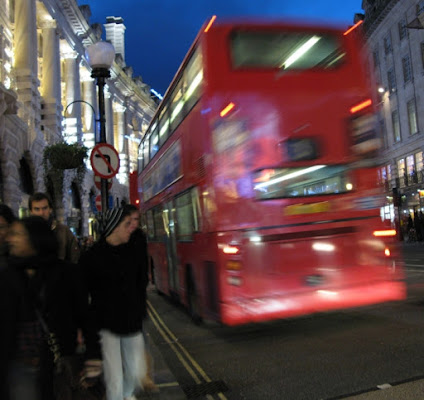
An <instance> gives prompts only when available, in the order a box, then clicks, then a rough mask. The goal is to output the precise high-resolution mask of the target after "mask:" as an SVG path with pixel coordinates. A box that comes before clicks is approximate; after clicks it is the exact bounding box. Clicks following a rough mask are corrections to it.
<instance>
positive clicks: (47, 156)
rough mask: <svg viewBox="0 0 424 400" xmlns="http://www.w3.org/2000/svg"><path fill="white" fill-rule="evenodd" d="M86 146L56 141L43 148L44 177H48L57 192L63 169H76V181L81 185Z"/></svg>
mask: <svg viewBox="0 0 424 400" xmlns="http://www.w3.org/2000/svg"><path fill="white" fill-rule="evenodd" d="M87 152H88V148H87V147H85V146H83V145H81V144H79V143H72V144H69V143H66V142H58V143H55V144H52V145H50V146H47V147H45V148H44V153H43V167H44V177H45V179H46V180H47V179H48V178H50V179H51V180H52V182H53V184H54V185H55V187H56V189H57V190H58V192H59V193H62V189H63V178H64V170H66V169H75V170H76V182H77V184H78V185H79V186H81V185H82V182H83V180H84V176H85V171H86V167H85V162H84V161H85V159H86V158H87V157H88V154H87Z"/></svg>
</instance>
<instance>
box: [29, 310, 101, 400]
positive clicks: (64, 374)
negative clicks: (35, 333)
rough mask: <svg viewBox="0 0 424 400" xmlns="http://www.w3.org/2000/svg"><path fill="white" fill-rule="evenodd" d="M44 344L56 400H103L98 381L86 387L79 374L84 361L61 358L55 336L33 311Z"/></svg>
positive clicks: (73, 358) (73, 357) (42, 319)
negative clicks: (51, 369) (48, 354)
mask: <svg viewBox="0 0 424 400" xmlns="http://www.w3.org/2000/svg"><path fill="white" fill-rule="evenodd" d="M35 312H36V315H37V318H38V320H39V322H40V325H41V328H42V330H43V332H44V335H45V336H46V342H47V345H48V348H49V350H50V353H51V355H52V357H53V381H52V384H53V394H54V397H55V399H56V400H104V399H105V398H106V391H105V388H104V385H103V382H102V381H101V380H100V379H98V380H97V381H96V382H95V383H94V384H92V385H88V384H87V383H86V382H85V380H84V377H83V376H82V374H81V371H82V369H83V364H84V360H83V357H82V356H81V355H73V356H63V355H62V354H61V352H60V346H59V342H58V340H57V338H56V335H55V334H54V333H53V332H51V331H50V329H49V327H48V326H47V323H46V321H45V320H44V318H43V316H42V314H41V312H40V310H39V309H38V308H36V309H35Z"/></svg>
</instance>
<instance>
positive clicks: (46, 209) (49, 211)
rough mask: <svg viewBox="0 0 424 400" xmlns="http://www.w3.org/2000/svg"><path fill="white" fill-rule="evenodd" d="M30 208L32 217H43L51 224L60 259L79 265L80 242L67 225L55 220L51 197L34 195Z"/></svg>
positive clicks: (30, 201) (43, 194) (29, 201)
mask: <svg viewBox="0 0 424 400" xmlns="http://www.w3.org/2000/svg"><path fill="white" fill-rule="evenodd" d="M28 208H29V211H30V213H31V215H37V216H39V217H43V218H44V219H45V220H46V221H47V222H48V223H49V225H50V227H51V229H52V230H53V232H54V233H55V235H56V238H57V241H58V246H59V247H58V257H59V258H60V259H61V260H66V261H69V262H71V263H72V264H76V263H78V260H79V256H80V249H79V245H78V240H77V238H76V237H75V235H74V234H73V233H72V232H71V230H70V229H69V228H68V227H67V226H66V225H64V224H61V223H60V222H59V221H57V220H55V219H54V217H53V203H52V201H51V199H50V197H49V196H48V195H47V194H46V193H42V192H37V193H34V194H33V195H32V196H30V198H29V200H28Z"/></svg>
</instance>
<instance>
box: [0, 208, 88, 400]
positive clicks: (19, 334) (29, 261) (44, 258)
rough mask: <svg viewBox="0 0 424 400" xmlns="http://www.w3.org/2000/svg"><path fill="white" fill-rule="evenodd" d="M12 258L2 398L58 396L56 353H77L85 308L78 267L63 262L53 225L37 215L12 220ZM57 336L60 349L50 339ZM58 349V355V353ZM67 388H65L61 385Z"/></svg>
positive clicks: (4, 284)
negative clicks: (78, 337)
mask: <svg viewBox="0 0 424 400" xmlns="http://www.w3.org/2000/svg"><path fill="white" fill-rule="evenodd" d="M7 240H8V243H9V253H10V254H9V259H8V266H7V268H6V269H5V270H4V271H2V273H1V278H0V319H1V321H2V327H1V329H0V360H1V367H0V368H1V369H0V398H1V399H2V400H23V399H25V400H52V399H54V398H55V392H54V390H55V389H58V387H55V386H54V384H53V382H54V381H53V371H54V357H55V356H57V355H58V354H59V353H60V355H61V356H62V357H67V356H73V355H74V354H75V349H76V345H77V343H76V336H77V327H78V325H79V324H80V323H79V321H78V320H79V318H80V316H81V315H82V312H83V298H82V297H78V294H81V295H82V294H84V293H83V292H78V287H79V286H78V285H76V282H78V280H79V279H78V277H77V276H76V275H75V274H74V273H75V271H76V268H75V266H72V265H71V264H69V263H67V262H65V261H62V260H59V259H58V257H57V240H56V237H55V235H54V233H53V232H52V230H51V229H50V226H49V225H48V223H47V222H46V221H45V220H44V219H43V218H41V217H37V216H31V217H27V218H24V219H22V220H19V221H15V222H13V223H12V225H11V228H10V232H9V236H8V239H7ZM46 329H47V330H48V332H49V333H52V334H54V336H55V338H56V342H55V347H54V346H53V345H52V343H50V344H48V343H47V337H46V336H47V333H46ZM53 353H54V354H53ZM61 390H62V389H61Z"/></svg>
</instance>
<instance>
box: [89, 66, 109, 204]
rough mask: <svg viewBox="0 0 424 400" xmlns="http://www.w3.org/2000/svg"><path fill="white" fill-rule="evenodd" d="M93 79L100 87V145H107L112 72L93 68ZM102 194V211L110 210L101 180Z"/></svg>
mask: <svg viewBox="0 0 424 400" xmlns="http://www.w3.org/2000/svg"><path fill="white" fill-rule="evenodd" d="M91 77H92V78H96V83H97V86H98V87H99V114H100V115H99V122H100V135H99V136H100V137H99V143H106V118H105V94H104V87H105V83H106V78H109V77H110V72H109V70H108V69H106V68H93V70H92V73H91ZM100 185H101V186H100V193H101V197H102V211H103V212H105V211H106V210H108V208H109V207H108V203H109V202H108V199H109V189H108V182H107V179H105V178H101V183H100Z"/></svg>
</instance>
